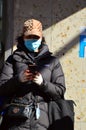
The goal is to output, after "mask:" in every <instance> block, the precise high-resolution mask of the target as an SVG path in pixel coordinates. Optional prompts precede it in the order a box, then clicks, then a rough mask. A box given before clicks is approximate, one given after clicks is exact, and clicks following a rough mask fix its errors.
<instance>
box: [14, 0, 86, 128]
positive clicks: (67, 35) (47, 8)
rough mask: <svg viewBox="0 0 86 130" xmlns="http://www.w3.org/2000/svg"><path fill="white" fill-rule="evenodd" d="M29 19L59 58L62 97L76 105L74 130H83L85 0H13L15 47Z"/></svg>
mask: <svg viewBox="0 0 86 130" xmlns="http://www.w3.org/2000/svg"><path fill="white" fill-rule="evenodd" d="M28 18H36V19H38V20H40V21H41V22H42V23H43V26H44V28H43V33H44V36H45V38H46V41H47V44H48V45H49V48H50V50H51V51H52V52H53V53H54V54H55V55H56V56H57V57H58V58H59V60H60V62H61V64H62V67H63V71H64V73H65V80H66V88H67V90H66V93H65V97H66V98H67V99H73V100H74V101H75V103H76V106H75V107H74V110H75V124H74V127H75V130H85V129H86V95H85V94H86V69H85V67H86V58H80V57H79V46H80V28H81V27H82V26H84V27H86V0H72V1H71V0H49V1H48V0H31V1H29V0H15V3H14V45H15V44H16V40H15V39H16V37H17V36H18V35H20V34H21V33H22V26H23V22H24V21H25V20H27V19H28Z"/></svg>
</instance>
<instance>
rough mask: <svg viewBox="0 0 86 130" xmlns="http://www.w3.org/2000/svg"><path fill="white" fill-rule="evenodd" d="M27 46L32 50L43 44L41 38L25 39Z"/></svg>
mask: <svg viewBox="0 0 86 130" xmlns="http://www.w3.org/2000/svg"><path fill="white" fill-rule="evenodd" d="M24 45H25V47H26V48H27V49H28V50H30V51H33V52H34V51H35V50H37V49H38V48H39V46H40V45H41V38H40V39H25V40H24Z"/></svg>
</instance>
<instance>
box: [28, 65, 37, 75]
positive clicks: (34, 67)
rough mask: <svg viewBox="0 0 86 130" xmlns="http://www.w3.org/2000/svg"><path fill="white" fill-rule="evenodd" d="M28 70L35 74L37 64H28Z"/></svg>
mask: <svg viewBox="0 0 86 130" xmlns="http://www.w3.org/2000/svg"><path fill="white" fill-rule="evenodd" d="M29 70H30V71H31V73H33V74H35V73H36V72H37V65H32V64H31V65H29Z"/></svg>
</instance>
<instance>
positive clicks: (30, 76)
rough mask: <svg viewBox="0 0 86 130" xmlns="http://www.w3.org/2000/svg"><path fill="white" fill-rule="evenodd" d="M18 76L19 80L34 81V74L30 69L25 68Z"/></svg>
mask: <svg viewBox="0 0 86 130" xmlns="http://www.w3.org/2000/svg"><path fill="white" fill-rule="evenodd" d="M18 78H19V81H20V82H22V83H24V82H27V81H32V79H33V74H32V73H31V72H30V70H24V71H22V72H20V74H19V77H18Z"/></svg>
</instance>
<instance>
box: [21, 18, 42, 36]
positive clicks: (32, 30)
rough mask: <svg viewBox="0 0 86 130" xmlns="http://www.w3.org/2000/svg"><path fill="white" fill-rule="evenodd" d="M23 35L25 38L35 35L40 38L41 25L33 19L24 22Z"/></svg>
mask: <svg viewBox="0 0 86 130" xmlns="http://www.w3.org/2000/svg"><path fill="white" fill-rule="evenodd" d="M23 34H24V35H25V36H29V35H37V36H39V37H42V23H41V22H40V21H38V20H35V19H29V20H27V21H25V22H24V28H23Z"/></svg>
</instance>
